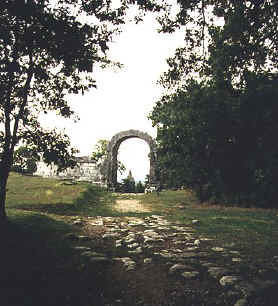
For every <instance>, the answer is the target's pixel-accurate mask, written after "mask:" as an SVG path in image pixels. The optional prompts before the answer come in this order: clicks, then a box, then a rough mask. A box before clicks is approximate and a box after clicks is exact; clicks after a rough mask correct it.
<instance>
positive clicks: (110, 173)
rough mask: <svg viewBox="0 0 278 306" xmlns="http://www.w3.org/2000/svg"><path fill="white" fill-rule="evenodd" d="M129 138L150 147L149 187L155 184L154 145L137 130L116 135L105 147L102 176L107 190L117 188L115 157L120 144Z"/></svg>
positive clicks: (155, 155)
mask: <svg viewBox="0 0 278 306" xmlns="http://www.w3.org/2000/svg"><path fill="white" fill-rule="evenodd" d="M129 138H140V139H143V140H145V141H146V143H147V144H148V145H149V147H150V154H149V158H150V174H149V175H150V185H155V184H157V178H156V172H157V170H156V161H157V152H156V143H155V141H154V139H153V138H152V137H151V136H150V135H148V134H147V133H144V132H141V131H138V130H128V131H123V132H120V133H117V134H116V135H114V136H113V137H112V139H111V141H110V142H109V144H108V147H107V152H108V154H107V159H106V161H105V162H104V175H105V177H106V183H107V186H108V188H116V186H117V156H118V150H119V147H120V144H121V143H122V142H123V141H125V140H127V139H129Z"/></svg>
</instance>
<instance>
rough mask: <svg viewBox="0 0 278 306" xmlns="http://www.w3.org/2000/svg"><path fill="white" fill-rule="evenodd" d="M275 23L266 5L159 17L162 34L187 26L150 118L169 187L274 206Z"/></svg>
mask: <svg viewBox="0 0 278 306" xmlns="http://www.w3.org/2000/svg"><path fill="white" fill-rule="evenodd" d="M219 18H220V19H219ZM269 21H271V24H269ZM277 21H278V19H277V7H276V4H275V3H274V2H273V1H249V2H248V1H214V2H213V3H212V2H211V1H194V3H193V1H188V2H186V3H185V2H183V3H181V5H180V12H179V14H178V15H177V16H176V19H175V21H173V20H172V21H171V19H170V17H169V18H168V19H167V20H164V22H165V23H164V25H165V27H164V30H165V31H169V32H171V31H173V30H174V28H175V27H179V26H181V25H185V26H186V31H185V32H186V35H185V42H186V47H184V48H179V49H178V50H177V51H176V54H175V56H174V57H173V58H172V59H169V60H168V64H169V71H168V72H167V73H165V74H164V76H163V77H162V79H161V83H162V84H163V85H164V86H165V87H166V88H169V89H170V90H171V91H170V93H169V94H168V95H165V96H164V97H162V98H161V100H160V101H158V102H157V104H156V106H155V108H154V109H153V111H152V113H151V115H150V118H151V119H152V121H153V125H154V126H157V128H158V138H157V139H158V142H159V152H158V154H159V162H160V168H161V180H162V181H164V182H166V183H167V184H168V185H169V186H173V187H179V186H182V185H185V186H189V187H191V188H193V189H194V190H195V191H196V194H197V195H198V197H199V199H200V200H201V201H205V200H212V201H224V202H236V203H240V204H241V205H253V204H256V205H259V206H275V205H277V204H276V203H277V199H278V193H277V192H276V190H275V188H274V185H275V184H274V182H275V181H276V177H277V174H278V168H277V160H278V159H277V158H278V147H277V144H276V143H275V140H274V139H275V137H274V134H275V133H277V127H278V120H277V118H278V117H277V98H278V92H277V80H278V75H277V68H278V67H277V61H276V58H277V55H278V48H277V40H276V38H277ZM187 23H188V25H187ZM191 25H194V26H195V28H194V29H193V27H192V28H191ZM265 33H267V34H266V35H265ZM201 42H203V45H202V44H201ZM270 46H271V48H270ZM174 86H177V87H174ZM174 88H175V90H173V89H174Z"/></svg>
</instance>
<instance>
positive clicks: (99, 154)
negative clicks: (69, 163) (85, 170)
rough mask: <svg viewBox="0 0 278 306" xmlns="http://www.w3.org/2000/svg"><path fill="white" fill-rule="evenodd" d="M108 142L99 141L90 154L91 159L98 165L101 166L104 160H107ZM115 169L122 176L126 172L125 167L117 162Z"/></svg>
mask: <svg viewBox="0 0 278 306" xmlns="http://www.w3.org/2000/svg"><path fill="white" fill-rule="evenodd" d="M108 144H109V141H108V140H106V139H100V140H99V141H98V142H97V144H96V145H95V149H94V151H93V153H92V159H93V160H94V161H95V162H96V163H97V164H99V165H101V164H102V163H103V162H104V161H105V159H106V158H107V155H108V151H107V147H108ZM117 163H118V165H117V169H118V171H119V172H120V173H121V174H123V173H124V172H125V170H126V167H125V165H124V164H123V163H122V162H121V161H120V160H117Z"/></svg>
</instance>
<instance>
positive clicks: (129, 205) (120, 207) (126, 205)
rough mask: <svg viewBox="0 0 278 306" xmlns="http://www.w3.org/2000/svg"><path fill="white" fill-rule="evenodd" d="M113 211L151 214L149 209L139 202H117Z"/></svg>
mask: <svg viewBox="0 0 278 306" xmlns="http://www.w3.org/2000/svg"><path fill="white" fill-rule="evenodd" d="M114 209H115V210H116V211H118V212H139V213H140V212H151V209H150V208H148V207H147V206H146V205H144V204H142V203H141V202H140V201H139V200H133V199H129V200H117V201H116V203H115V205H114Z"/></svg>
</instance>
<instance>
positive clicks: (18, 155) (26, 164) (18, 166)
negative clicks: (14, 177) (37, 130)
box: [12, 146, 39, 174]
mask: <svg viewBox="0 0 278 306" xmlns="http://www.w3.org/2000/svg"><path fill="white" fill-rule="evenodd" d="M38 159H39V156H38V155H37V154H36V152H34V151H33V150H32V149H31V148H28V147H25V146H21V147H19V148H18V149H17V150H16V151H15V152H14V165H13V167H12V170H13V171H16V172H20V173H29V174H33V173H34V172H36V170H37V165H36V161H38Z"/></svg>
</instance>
